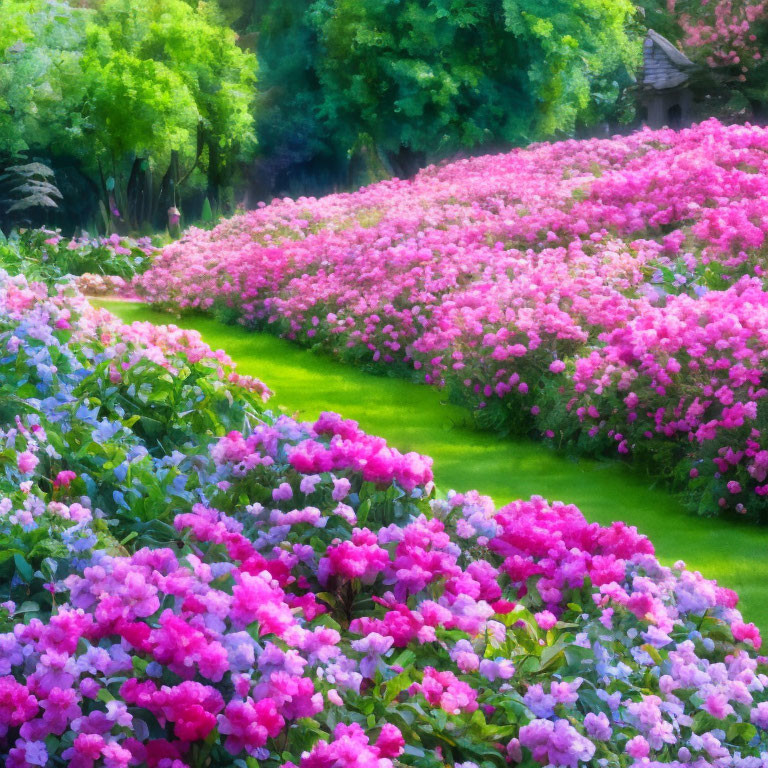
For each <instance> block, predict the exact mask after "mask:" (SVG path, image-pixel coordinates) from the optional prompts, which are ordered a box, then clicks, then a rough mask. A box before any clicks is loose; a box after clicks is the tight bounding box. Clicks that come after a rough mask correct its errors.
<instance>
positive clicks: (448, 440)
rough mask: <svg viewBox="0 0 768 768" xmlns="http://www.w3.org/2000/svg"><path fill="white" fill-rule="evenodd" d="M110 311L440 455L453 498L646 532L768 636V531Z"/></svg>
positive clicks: (379, 383)
mask: <svg viewBox="0 0 768 768" xmlns="http://www.w3.org/2000/svg"><path fill="white" fill-rule="evenodd" d="M98 303H99V304H100V305H101V306H105V307H106V308H108V309H110V310H111V311H113V312H114V313H115V314H117V315H119V316H120V317H122V318H123V319H124V320H125V321H127V322H133V321H135V320H150V321H152V322H154V323H169V322H174V323H176V324H177V325H179V326H181V327H184V328H196V329H197V330H199V331H200V332H201V333H202V334H203V337H204V338H205V340H206V341H207V342H208V344H210V345H211V346H212V347H215V348H219V347H221V348H223V349H224V350H226V352H227V353H228V354H229V355H230V356H231V357H232V358H233V359H234V360H235V361H236V362H237V365H238V369H239V370H240V372H241V373H246V374H251V375H254V376H258V377H259V378H261V379H262V380H263V381H265V382H266V383H267V384H268V385H269V386H270V387H271V388H272V389H273V390H275V393H276V394H275V398H274V400H273V401H272V405H273V406H276V405H279V406H281V407H282V408H284V409H286V410H287V411H288V412H290V413H298V414H299V415H300V416H302V417H304V418H306V419H310V418H313V417H315V416H316V415H317V414H318V413H319V412H320V411H324V410H332V411H338V412H339V413H341V414H343V415H344V416H346V417H347V418H352V419H355V420H356V421H359V422H360V425H361V426H362V427H363V429H365V430H366V431H367V432H370V433H373V434H379V435H382V436H383V437H385V438H386V439H387V440H388V441H390V442H391V443H392V444H393V445H395V446H397V447H398V448H399V449H400V450H403V451H410V450H413V451H419V452H420V453H426V454H429V455H430V456H432V457H433V458H434V460H435V476H436V480H437V483H438V486H439V488H440V489H441V490H442V491H447V490H449V489H451V488H454V489H456V490H459V491H462V490H468V489H471V488H477V489H478V490H479V491H481V492H482V493H486V494H489V495H490V496H492V497H493V498H494V499H495V501H496V503H497V504H499V505H501V504H505V503H507V502H509V501H511V500H513V499H517V498H526V497H529V496H532V495H534V494H538V495H540V496H544V497H546V498H548V499H550V500H562V501H566V502H572V503H574V504H576V505H578V506H579V507H580V508H581V510H582V511H583V512H584V514H585V515H586V516H587V518H588V519H590V520H594V521H596V522H599V523H603V524H606V523H610V522H612V521H614V520H624V521H625V522H627V523H631V524H632V525H636V526H637V527H638V528H639V529H640V531H642V532H643V533H645V534H647V535H648V536H649V537H650V538H651V540H652V541H653V542H654V544H655V546H656V550H657V553H658V554H659V557H660V558H661V560H662V561H663V562H664V563H666V564H671V563H673V562H675V561H676V560H685V562H686V563H687V564H688V565H689V567H691V568H695V569H697V570H700V571H702V573H704V574H705V575H706V576H707V577H709V578H715V579H717V580H718V582H719V583H720V584H722V585H724V586H727V587H730V588H732V589H735V590H736V591H737V592H738V593H739V594H740V595H741V598H742V610H743V611H744V613H745V615H746V616H747V618H748V619H750V620H752V621H755V622H756V623H757V624H759V625H760V626H761V628H762V629H763V633H764V634H768V599H767V598H768V531H767V530H765V529H759V528H755V527H752V526H747V525H743V526H738V525H734V524H732V523H726V522H722V521H719V520H704V519H701V518H697V517H693V516H691V515H688V514H686V513H685V512H684V511H683V510H682V509H681V507H680V505H679V503H678V501H677V500H676V499H675V497H674V496H672V495H671V494H670V493H668V492H666V491H664V490H663V489H658V488H652V487H650V486H651V485H652V483H651V481H650V480H649V478H647V477H642V476H640V475H638V474H636V473H634V472H632V471H630V470H629V469H627V468H626V467H625V466H623V465H621V464H619V463H614V462H590V461H579V462H573V461H570V460H568V459H566V458H563V457H561V456H558V455H557V454H555V453H553V452H551V451H549V450H548V449H547V448H545V447H544V446H542V445H539V444H537V443H535V442H531V441H526V440H499V439H498V438H497V437H495V436H494V435H492V434H488V433H484V432H480V431H478V430H476V429H473V428H472V427H471V426H469V425H468V418H467V414H466V412H465V411H463V410H462V409H461V408H458V407H455V406H451V405H447V404H445V403H443V401H442V398H441V396H440V393H439V392H437V391H435V390H432V389H430V388H428V387H425V386H419V385H417V384H412V383H409V382H406V381H402V380H398V379H385V378H379V377H376V376H372V375H369V374H365V373H362V372H360V371H357V370H355V369H353V368H350V367H348V366H345V365H342V364H341V363H338V362H336V361H334V360H332V359H330V358H327V357H324V356H321V355H317V354H314V353H312V352H309V351H307V350H305V349H301V348H300V347H297V346H295V345H293V344H290V343H289V342H287V341H284V340H282V339H278V338H275V337H273V336H269V335H267V334H260V333H251V332H248V331H245V330H243V329H241V328H237V327H232V326H227V325H223V324H221V323H218V322H216V321H215V320H211V319H209V318H204V317H183V318H178V317H171V316H169V315H167V314H163V313H160V312H156V311H153V310H151V309H148V308H146V307H144V306H142V305H141V304H133V303H125V302H110V301H101V302H98Z"/></svg>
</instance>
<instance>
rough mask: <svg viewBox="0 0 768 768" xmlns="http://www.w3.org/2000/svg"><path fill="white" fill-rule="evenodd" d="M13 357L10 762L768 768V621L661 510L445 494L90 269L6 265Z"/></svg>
mask: <svg viewBox="0 0 768 768" xmlns="http://www.w3.org/2000/svg"><path fill="white" fill-rule="evenodd" d="M0 350H1V351H0V386H2V387H3V391H2V399H0V402H1V403H2V405H3V409H4V410H3V411H2V429H3V437H2V451H1V452H0V462H2V464H1V466H2V474H0V536H2V537H5V538H4V539H3V548H2V549H1V550H0V552H2V555H0V557H2V563H3V565H4V566H5V564H6V563H8V562H13V563H14V568H15V570H14V572H13V576H12V578H11V579H10V580H9V581H6V580H5V577H4V578H3V581H2V584H3V585H5V584H10V589H11V594H10V595H8V596H9V597H10V598H11V599H10V600H6V601H5V602H3V603H2V606H0V761H2V762H3V764H4V765H6V766H9V768H31V767H32V766H58V765H61V766H74V768H102V767H103V768H129V767H130V766H147V768H204V767H205V766H223V767H228V766H232V767H233V768H234V767H235V766H236V767H237V768H243V766H245V768H257V767H258V766H261V765H264V766H274V768H278V767H280V768H283V767H284V768H326V767H327V768H332V767H333V768H394V766H395V764H397V765H401V766H403V765H406V766H413V768H441V767H442V766H445V765H450V766H460V767H461V768H480V767H481V766H482V767H483V768H492V767H493V766H498V767H499V768H504V766H507V765H513V766H514V765H518V766H524V767H525V768H532V767H533V766H537V765H540V766H557V767H563V768H565V767H568V768H579V767H580V766H590V767H592V766H595V767H597V766H599V767H600V768H607V767H608V766H615V767H616V768H630V766H631V767H632V768H640V767H641V766H642V767H645V766H674V767H675V768H683V767H685V768H709V767H717V768H762V767H763V766H765V765H766V764H767V763H768V687H767V686H768V663H767V662H768V659H766V658H765V657H762V656H760V655H759V648H760V645H761V638H760V634H759V631H758V630H757V628H756V627H754V626H753V625H751V624H748V623H745V622H744V621H743V620H742V617H741V615H740V614H739V612H738V610H737V608H736V604H737V597H736V595H735V594H734V593H733V592H731V591H729V590H727V589H724V588H721V587H719V586H717V585H716V584H715V583H713V582H710V581H707V580H706V579H705V578H704V577H703V576H701V575H700V574H698V573H694V572H691V571H688V570H686V568H685V566H684V564H683V563H678V564H676V565H675V566H674V567H673V568H666V567H662V566H661V565H660V564H659V562H658V561H657V560H656V558H655V556H654V552H653V547H652V545H651V543H650V542H649V541H648V540H647V539H645V538H644V537H642V536H640V535H639V534H638V532H637V531H636V530H635V529H634V528H630V527H628V526H626V525H624V524H622V523H614V524H613V525H612V526H611V527H609V528H601V527H600V526H598V525H597V524H589V523H587V521H586V520H585V519H584V518H583V516H582V515H581V514H580V512H579V511H578V510H577V509H576V508H575V507H573V506H569V505H566V504H563V503H553V504H550V503H548V502H546V501H545V500H543V499H541V498H533V499H531V500H530V501H518V502H515V503H513V504H511V505H509V506H507V507H505V508H503V509H501V510H496V509H495V508H494V506H493V503H492V502H491V500H490V499H489V498H487V497H483V496H481V495H480V494H478V493H476V492H469V493H466V494H455V493H451V494H449V495H448V496H447V498H443V499H438V498H436V497H435V494H434V489H433V482H432V471H431V462H430V460H429V459H428V458H427V457H424V456H420V455H418V454H413V453H410V454H402V453H400V452H399V451H397V450H396V449H394V448H392V447H390V446H388V445H387V444H386V442H385V441H384V440H382V439H380V438H376V437H373V436H370V435H366V434H365V433H364V432H362V431H361V430H360V428H359V427H358V425H357V424H356V423H355V422H352V421H348V420H344V419H343V418H342V417H340V416H338V415H336V414H322V415H321V416H320V418H319V419H318V420H317V421H315V422H314V423H302V422H299V421H296V420H295V419H293V418H289V417H287V416H285V415H282V416H276V415H273V414H271V413H268V412H265V411H264V410H263V408H264V406H263V400H264V399H265V397H266V396H267V395H268V391H267V390H266V388H265V387H264V386H263V385H262V384H260V383H259V382H257V381H255V380H253V379H248V378H244V377H240V376H239V375H238V374H237V372H236V371H235V370H234V369H233V367H232V365H231V363H230V362H229V361H228V360H227V359H226V357H225V356H224V355H223V354H222V353H216V352H213V351H212V350H210V349H209V348H207V347H206V346H205V345H204V344H203V343H202V342H201V341H200V339H199V337H198V336H197V335H196V334H193V333H188V332H183V331H180V330H178V329H174V328H173V327H168V328H153V327H151V326H147V325H143V324H137V325H133V326H123V325H121V324H120V323H119V322H118V321H116V320H115V319H114V318H112V317H110V316H109V315H108V314H106V313H104V312H100V311H95V310H93V309H91V308H90V307H89V306H88V305H87V304H86V303H85V302H84V301H83V299H82V298H81V297H79V296H78V295H77V294H76V293H75V292H74V291H73V290H72V289H70V288H65V287H58V288H54V289H53V290H51V291H49V290H48V289H47V288H45V287H44V286H43V285H41V284H35V283H27V282H26V281H25V280H24V279H22V278H9V277H7V276H2V277H0ZM222 401H226V403H227V406H228V407H219V403H221V402H222ZM184 403H186V405H183V404H184ZM166 406H168V407H166ZM174 413H175V416H174ZM121 510H123V512H124V513H123V512H121ZM142 524H146V525H147V526H148V527H142ZM152 526H155V527H152ZM11 550H13V551H12V552H11ZM6 552H10V553H11V556H10V557H9V556H7V555H6V554H5V553H6ZM40 583H42V586H39V587H38V585H39V584H40ZM41 595H42V596H41Z"/></svg>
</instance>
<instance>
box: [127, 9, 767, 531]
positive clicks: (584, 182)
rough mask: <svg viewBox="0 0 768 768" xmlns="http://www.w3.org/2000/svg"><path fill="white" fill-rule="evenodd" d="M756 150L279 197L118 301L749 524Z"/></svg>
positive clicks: (432, 172)
mask: <svg viewBox="0 0 768 768" xmlns="http://www.w3.org/2000/svg"><path fill="white" fill-rule="evenodd" d="M720 5H722V4H720ZM766 149H768V130H766V129H764V128H759V127H755V126H749V125H747V126H729V127H726V126H724V125H721V124H720V123H718V122H717V121H714V120H712V121H708V122H706V123H703V124H701V125H697V126H694V127H693V128H691V129H688V130H684V131H680V132H674V131H671V130H661V131H655V132H653V131H648V130H644V131H640V132H638V133H636V134H633V135H632V136H628V137H620V138H614V139H610V140H597V139H595V140H589V141H564V142H560V143H555V144H539V145H534V146H532V147H529V148H527V149H524V150H517V151H514V152H511V153H509V154H506V155H497V156H490V157H479V158H474V159H471V160H461V161H459V162H456V163H453V164H450V165H445V166H439V167H432V168H427V169H425V170H424V171H422V172H421V173H420V174H418V175H417V176H416V178H415V179H414V180H413V181H409V182H405V181H399V180H393V181H387V182H383V183H380V184H376V185H373V186H371V187H366V188H364V189H361V190H360V191H358V192H356V193H353V194H340V195H331V196H328V197H325V198H321V199H313V198H301V199H299V200H295V201H294V200H287V199H286V200H275V201H274V202H273V203H271V204H270V205H266V206H261V207H260V208H258V209H257V210H255V211H252V212H250V213H247V214H245V215H242V216H238V217H235V218H234V219H232V220H230V221H225V222H223V223H222V224H220V225H219V226H218V227H217V228H215V229H214V230H212V231H210V232H203V231H199V230H194V229H193V230H190V231H189V232H188V233H186V235H185V236H184V237H183V238H182V240H180V241H179V242H177V243H174V244H172V245H170V246H168V247H167V248H166V249H165V250H164V251H163V252H162V253H161V254H160V255H158V256H157V257H156V259H155V260H154V262H153V265H152V267H151V268H150V269H149V270H148V271H147V272H146V273H144V274H143V275H141V276H140V277H138V278H137V279H136V281H135V284H134V288H135V290H136V291H137V292H138V293H139V294H141V295H143V296H144V297H146V298H147V299H148V300H149V301H151V302H154V303H157V304H160V305H163V306H169V307H173V308H175V309H181V310H204V311H209V312H212V313H214V314H216V315H217V316H219V317H221V318H224V319H226V320H229V321H234V322H238V323H241V324H243V325H245V326H248V327H254V328H260V329H268V330H271V331H273V332H275V333H279V334H281V335H283V336H285V337H287V338H290V339H293V340H296V341H299V342H301V343H303V344H306V345H308V346H319V347H323V348H325V349H328V350H331V351H333V352H334V353H335V354H337V355H338V356H339V357H341V358H342V359H344V360H347V361H349V362H352V363H355V364H358V365H363V366H366V367H375V368H387V369H390V370H391V371H394V372H398V373H400V374H403V375H407V376H410V377H414V378H418V379H422V380H424V381H426V382H427V383H431V384H434V385H437V386H441V387H445V388H446V389H447V390H448V392H449V394H450V397H451V399H452V400H454V401H456V402H459V403H462V404H465V405H467V406H469V407H470V408H472V409H473V411H474V413H475V415H476V417H477V419H478V421H479V422H480V423H481V424H482V425H484V426H486V427H490V428H493V429H500V430H506V431H514V432H517V433H519V434H533V435H537V436H542V437H544V438H545V439H548V440H551V441H552V442H553V443H554V444H555V445H556V446H558V447H561V448H568V449H569V450H574V451H576V452H579V453H587V454H595V453H602V454H605V453H608V454H611V453H612V454H614V455H618V456H629V455H632V454H637V455H638V457H639V458H640V459H641V460H642V461H644V462H649V463H650V464H651V466H652V468H653V471H654V472H656V473H659V472H666V471H667V469H668V468H671V471H670V472H669V473H668V474H669V475H670V479H672V480H673V481H674V482H675V483H676V484H677V486H678V487H679V488H680V489H681V490H683V491H684V492H685V494H686V497H687V498H688V500H689V502H690V504H691V506H692V507H693V508H695V509H696V510H697V511H699V512H701V513H703V514H716V513H719V512H721V511H729V512H731V513H742V514H746V515H749V516H752V517H754V518H757V519H765V516H766V514H768V501H766V497H765V494H764V493H763V490H764V489H763V486H765V478H764V477H762V475H763V474H764V472H763V469H762V468H761V467H762V464H763V463H765V462H763V457H762V453H763V446H762V442H761V435H762V429H763V427H762V424H761V422H762V417H761V415H760V410H761V408H760V406H761V403H762V400H763V399H764V396H765V393H766V391H768V390H766V389H765V387H764V386H763V383H764V382H763V377H764V371H765V364H764V362H763V359H764V357H765V352H766V347H765V344H766V340H765V338H764V335H763V334H762V333H761V331H760V329H759V325H760V321H759V318H760V317H761V314H760V313H761V312H762V311H763V307H764V306H765V305H766V302H767V301H768V299H766V298H765V297H766V292H765V287H764V280H765V269H764V256H765V252H766V242H765V240H766V233H768V209H766V207H765V200H766V199H768V186H766V184H767V183H766V179H768V173H767V171H768V165H767V163H768V160H767V159H766V158H768V154H767V153H766ZM742 296H747V297H748V307H747V305H745V303H744V302H743V301H742ZM681 315H684V319H683V318H682V317H681ZM748 315H751V317H748ZM707 318H712V320H711V321H710V320H708V319H707ZM699 322H701V323H702V324H704V325H706V329H704V328H703V327H702V328H699V327H698V326H697V323H699ZM742 323H745V324H746V326H745V327H744V328H742V327H741V324H742ZM650 326H653V327H654V330H653V331H651V330H649V328H650ZM682 328H686V329H687V330H685V331H681V329H682ZM666 336H669V337H670V339H671V340H672V342H673V346H674V359H673V360H670V359H668V356H670V355H671V354H672V353H671V352H667V351H662V350H661V349H658V348H656V347H655V346H654V345H655V344H656V339H657V338H659V337H666ZM652 337H653V338H652ZM724 350H727V351H726V353H725V354H723V352H724ZM651 357H652V358H653V360H651V359H650V358H651ZM677 366H679V369H678V367H677ZM662 369H663V373H662ZM712 373H714V376H710V375H709V374H712ZM658 376H660V378H657V377H658ZM708 377H709V378H708ZM709 379H712V381H710V380H709ZM630 386H632V387H634V388H633V389H632V391H630ZM716 393H719V394H716ZM627 397H629V404H627V403H625V402H624V399H625V398H627ZM635 397H637V398H638V400H637V405H633V404H632V403H634V402H635ZM731 398H732V402H731ZM684 414H688V415H684ZM703 425H707V426H706V428H701V429H700V427H702V426H703ZM649 433H650V435H651V437H648V434H649ZM726 456H727V458H726ZM723 462H725V463H726V464H727V470H726V469H723V466H724V465H723ZM694 465H695V466H694ZM692 469H695V470H696V472H697V473H698V474H695V475H694V476H691V475H690V472H691V470H692ZM715 475H717V477H715ZM731 481H733V482H736V483H738V485H739V487H740V490H739V491H733V490H730V491H727V492H725V490H724V489H725V488H726V486H727V483H728V482H731ZM735 487H736V486H731V489H733V488H735Z"/></svg>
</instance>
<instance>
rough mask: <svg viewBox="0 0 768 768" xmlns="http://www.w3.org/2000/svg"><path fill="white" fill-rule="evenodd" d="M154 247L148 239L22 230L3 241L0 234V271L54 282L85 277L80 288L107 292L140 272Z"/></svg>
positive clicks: (152, 252)
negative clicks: (68, 234) (69, 235)
mask: <svg viewBox="0 0 768 768" xmlns="http://www.w3.org/2000/svg"><path fill="white" fill-rule="evenodd" d="M156 251H157V248H155V246H154V245H153V244H152V240H151V239H150V238H148V237H142V238H139V239H135V238H132V237H123V236H120V235H117V234H113V235H110V236H109V237H91V236H89V235H88V234H87V233H83V234H82V235H81V236H80V237H71V238H66V237H62V235H61V232H60V231H58V230H49V229H25V230H20V231H18V232H13V233H11V236H10V237H9V238H5V237H4V236H3V235H2V232H0V269H4V270H6V271H7V272H10V273H12V274H23V275H26V276H27V277H30V278H34V279H36V280H45V281H47V282H55V281H56V280H60V279H61V278H62V277H65V276H66V275H87V276H88V279H86V280H84V281H83V282H82V285H81V288H82V289H83V290H86V289H89V288H91V289H94V290H95V291H98V292H101V293H103V292H107V290H108V289H109V288H110V287H114V288H117V289H121V288H124V282H122V281H126V280H128V281H130V279H131V278H133V276H134V275H136V274H139V273H141V272H143V271H144V270H145V269H147V267H149V264H150V262H151V259H152V256H153V254H154V253H155V252H156Z"/></svg>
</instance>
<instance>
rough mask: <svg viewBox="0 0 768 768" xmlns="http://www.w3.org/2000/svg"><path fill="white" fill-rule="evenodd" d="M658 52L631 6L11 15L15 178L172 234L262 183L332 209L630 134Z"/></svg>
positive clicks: (132, 1) (67, 10)
mask: <svg viewBox="0 0 768 768" xmlns="http://www.w3.org/2000/svg"><path fill="white" fill-rule="evenodd" d="M641 39H642V30H641V29H640V28H639V26H638V25H637V24H636V20H635V7H634V5H633V3H632V2H631V1H630V0H259V1H257V0H199V1H198V0H142V2H138V1H137V0H85V1H84V0H77V1H76V0H69V1H68V2H67V1H66V0H53V1H52V2H47V1H46V0H3V25H2V27H1V28H0V94H1V95H0V154H2V155H3V156H2V157H0V165H3V164H5V165H9V164H11V163H17V162H18V161H19V157H20V156H23V155H25V154H26V155H27V156H28V157H27V159H38V160H41V161H43V162H48V163H50V164H51V166H52V167H53V168H54V170H56V171H57V176H58V175H59V174H60V173H61V171H60V169H61V168H62V167H66V168H68V169H69V170H67V173H70V175H71V174H72V173H75V171H73V170H72V168H75V170H76V173H77V174H80V175H82V176H83V178H84V179H85V180H86V181H87V184H88V185H90V187H91V193H92V194H95V195H96V196H97V197H98V198H100V199H101V200H102V202H103V203H104V206H105V207H106V209H107V210H108V211H109V210H111V211H113V213H112V214H111V216H112V217H113V218H114V217H119V218H120V219H121V220H123V221H125V222H126V223H127V224H130V225H131V226H139V225H141V224H142V223H144V222H149V221H153V222H155V223H156V224H157V223H159V222H160V221H161V220H162V216H163V214H164V210H165V209H166V208H167V207H168V206H169V205H176V204H177V203H179V199H180V198H179V195H180V193H183V194H182V196H183V195H184V194H188V193H189V192H190V191H191V190H192V191H194V190H196V191H197V192H196V194H197V195H198V202H199V203H200V204H202V199H203V197H205V196H207V197H208V198H209V199H210V200H211V201H216V200H218V199H219V198H220V197H221V195H222V190H224V189H225V188H227V187H228V186H229V185H230V184H231V183H232V180H233V179H234V178H236V177H237V175H238V173H240V172H241V170H242V169H246V168H249V169H250V170H249V171H248V175H249V176H250V180H251V184H252V186H255V187H256V188H258V190H259V191H258V194H260V195H268V194H269V193H272V192H275V191H278V192H279V191H281V190H282V189H285V188H292V189H293V191H302V190H306V189H307V188H310V191H314V190H312V189H311V184H310V179H311V177H313V176H314V178H315V179H319V178H322V179H324V183H326V184H327V183H328V182H330V180H334V181H335V183H337V184H338V183H341V184H342V185H343V184H344V182H345V181H346V182H347V183H349V181H350V178H351V176H350V174H349V171H348V169H349V167H350V159H353V160H354V157H355V156H356V153H357V154H359V153H361V152H362V153H363V154H366V152H367V154H366V156H367V157H368V158H369V160H370V159H371V158H377V159H378V161H380V162H381V163H383V164H385V165H389V166H390V168H393V169H394V171H395V172H399V173H406V172H408V171H409V170H411V169H412V168H413V167H415V166H416V165H418V164H420V163H422V162H425V161H428V160H434V159H437V158H439V157H441V156H446V155H449V154H451V153H454V152H456V151H466V150H472V149H473V148H480V147H492V146H509V145H510V144H516V145H519V144H524V143H527V142H530V141H534V140H539V139H543V138H548V137H555V136H558V135H569V134H571V133H573V131H574V130H575V129H576V128H577V126H580V125H582V124H591V123H595V122H597V121H600V120H604V119H607V118H615V117H617V116H618V115H619V112H620V110H621V104H620V98H619V97H620V95H621V93H622V92H623V91H624V90H625V89H626V86H627V85H628V84H630V83H631V82H632V78H633V72H634V70H635V69H636V67H637V65H638V63H639V60H640V49H641V48H640V43H641ZM257 71H258V77H259V81H258V83H257V79H256V78H257ZM257 139H258V141H257ZM257 143H258V150H257ZM361 148H362V149H361ZM256 153H257V156H258V163H257V164H256V165H255V166H253V165H249V162H250V160H251V159H252V158H253V157H254V155H255V154H256ZM345 174H346V176H345ZM65 187H66V184H65V185H64V187H63V189H64V188H65ZM65 191H66V190H65ZM65 197H66V194H65ZM116 212H119V213H116ZM109 215H110V214H107V217H108V216H109Z"/></svg>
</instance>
